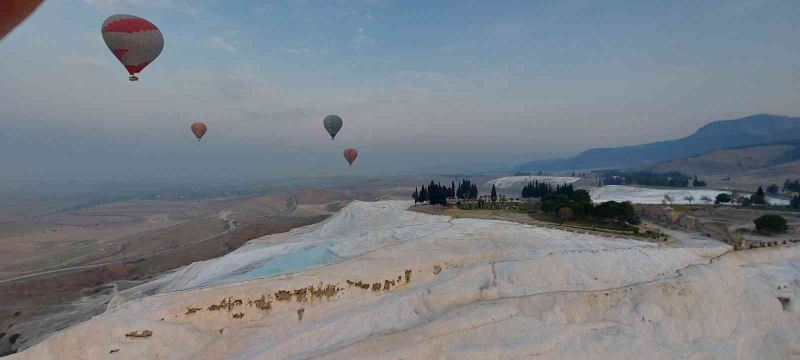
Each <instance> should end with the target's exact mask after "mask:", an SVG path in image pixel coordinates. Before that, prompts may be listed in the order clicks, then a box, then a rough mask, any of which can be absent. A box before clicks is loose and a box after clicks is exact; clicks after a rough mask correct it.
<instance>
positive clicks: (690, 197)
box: [683, 194, 694, 205]
mask: <svg viewBox="0 0 800 360" xmlns="http://www.w3.org/2000/svg"><path fill="white" fill-rule="evenodd" d="M683 199H684V200H686V201H688V202H689V205H691V204H692V202H694V196H693V195H692V194H689V195H686V196H685V197H684V198H683Z"/></svg>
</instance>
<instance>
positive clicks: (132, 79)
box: [128, 75, 139, 81]
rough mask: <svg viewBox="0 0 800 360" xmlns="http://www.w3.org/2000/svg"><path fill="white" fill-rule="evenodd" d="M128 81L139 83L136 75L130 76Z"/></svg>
mask: <svg viewBox="0 0 800 360" xmlns="http://www.w3.org/2000/svg"><path fill="white" fill-rule="evenodd" d="M128 80H130V81H139V77H138V76H136V75H131V77H129V78H128Z"/></svg>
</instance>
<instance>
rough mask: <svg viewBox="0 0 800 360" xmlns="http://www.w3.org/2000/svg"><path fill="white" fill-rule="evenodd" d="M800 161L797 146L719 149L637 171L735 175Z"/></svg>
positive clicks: (638, 167) (640, 168)
mask: <svg viewBox="0 0 800 360" xmlns="http://www.w3.org/2000/svg"><path fill="white" fill-rule="evenodd" d="M798 159H800V146H798V145H794V144H769V145H756V146H748V147H742V148H735V149H725V150H715V151H711V152H708V153H705V154H701V155H697V156H692V157H688V158H681V159H675V160H669V161H664V162H659V163H656V164H648V165H639V166H637V167H635V168H634V170H648V171H654V172H668V171H678V172H682V173H684V174H704V175H713V174H725V175H734V174H736V173H740V172H745V171H748V170H754V169H762V168H766V167H770V166H775V165H778V164H782V163H786V162H789V161H794V160H798Z"/></svg>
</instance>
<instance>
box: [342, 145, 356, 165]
mask: <svg viewBox="0 0 800 360" xmlns="http://www.w3.org/2000/svg"><path fill="white" fill-rule="evenodd" d="M357 157H358V150H356V149H353V148H349V149H345V151H344V158H345V160H347V163H348V164H350V166H353V161H356V158H357Z"/></svg>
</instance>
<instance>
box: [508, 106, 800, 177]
mask: <svg viewBox="0 0 800 360" xmlns="http://www.w3.org/2000/svg"><path fill="white" fill-rule="evenodd" d="M796 140H800V118H796V117H787V116H778V115H768V114H760V115H753V116H748V117H745V118H741V119H735V120H723V121H715V122H712V123H709V124H707V125H705V126H703V127H702V128H700V129H698V130H697V131H696V132H695V133H694V134H692V135H690V136H687V137H685V138H681V139H676V140H668V141H661V142H655V143H649V144H642V145H634V146H623V147H615V148H601V149H591V150H587V151H584V152H583V153H581V154H579V155H577V156H575V157H572V158H569V159H563V160H540V161H533V162H529V163H526V164H523V165H520V166H518V167H517V168H516V169H514V170H515V171H537V170H544V171H552V170H579V169H604V168H605V169H607V168H629V167H632V166H637V165H641V164H648V163H655V162H661V161H667V160H673V159H678V158H683V157H690V156H695V155H699V154H702V153H706V152H709V151H714V150H719V149H730V148H735V147H741V146H749V145H757V144H768V143H776V142H789V141H796Z"/></svg>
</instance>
